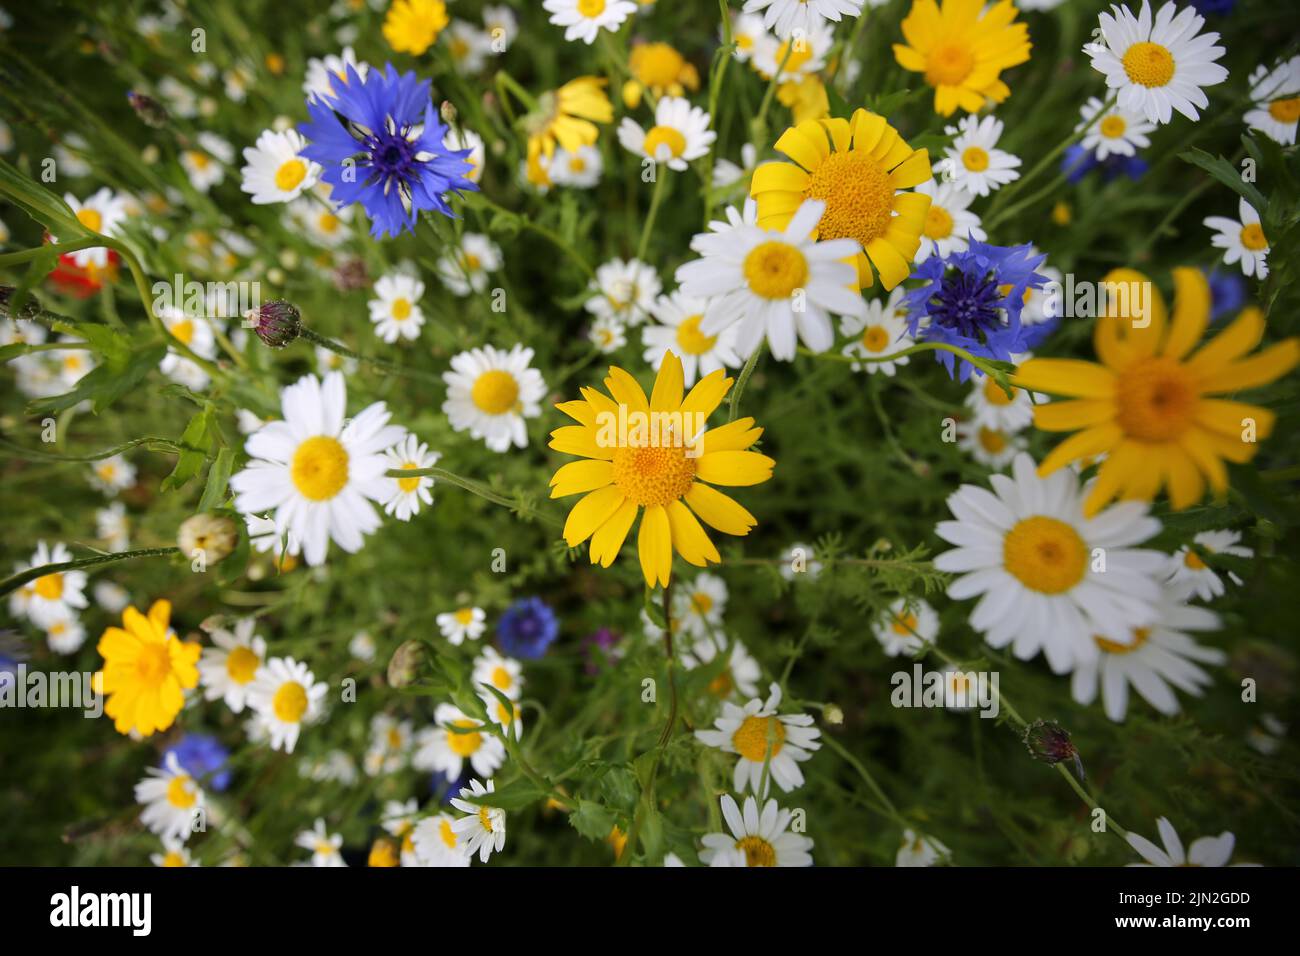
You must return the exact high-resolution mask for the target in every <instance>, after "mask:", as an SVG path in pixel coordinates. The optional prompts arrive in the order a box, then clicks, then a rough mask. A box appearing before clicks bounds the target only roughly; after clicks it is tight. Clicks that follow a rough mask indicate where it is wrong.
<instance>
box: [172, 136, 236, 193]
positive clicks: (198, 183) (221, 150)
mask: <svg viewBox="0 0 1300 956" xmlns="http://www.w3.org/2000/svg"><path fill="white" fill-rule="evenodd" d="M197 140H198V142H197V144H196V146H195V147H193V148H191V149H187V150H184V151H183V152H182V153H181V168H183V169H184V170H185V174H186V175H187V176H189V178H190V185H191V186H193V187H194V188H195V189H197V190H198V191H199V192H201V193H207V192H208V190H210V189H211V188H212V187H213V186H216V185H218V184H219V183H220V182H221V181H222V180H223V179H225V178H226V165H227V164H229V163H230V162H231V161H232V160H234V158H235V147H233V146H231V145H230V144H229V143H228V142H226V141H225V140H224V139H222V138H221V137H220V136H217V135H216V134H214V133H199V135H198V137H197Z"/></svg>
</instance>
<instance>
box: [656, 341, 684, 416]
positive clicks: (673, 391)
mask: <svg viewBox="0 0 1300 956" xmlns="http://www.w3.org/2000/svg"><path fill="white" fill-rule="evenodd" d="M682 382H683V378H682V360H681V359H679V358H678V357H677V355H676V353H674V352H671V351H669V352H665V353H664V360H663V362H662V363H661V364H660V365H659V374H658V375H656V376H655V386H654V390H653V391H652V392H651V393H650V410H651V411H653V412H675V411H677V409H678V408H679V407H680V406H681V404H682V387H683V386H682Z"/></svg>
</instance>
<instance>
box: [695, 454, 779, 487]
mask: <svg viewBox="0 0 1300 956" xmlns="http://www.w3.org/2000/svg"><path fill="white" fill-rule="evenodd" d="M775 465H776V462H775V461H773V460H772V459H771V458H768V457H767V455H760V454H759V453H758V452H756V451H709V452H705V453H704V454H703V455H701V456H700V458H699V466H698V467H699V470H698V471H697V472H696V477H697V478H699V479H700V480H701V481H707V482H709V483H710V484H714V485H736V486H744V485H757V484H759V483H760V482H764V481H767V480H768V479H769V478H771V477H772V468H773V466H775Z"/></svg>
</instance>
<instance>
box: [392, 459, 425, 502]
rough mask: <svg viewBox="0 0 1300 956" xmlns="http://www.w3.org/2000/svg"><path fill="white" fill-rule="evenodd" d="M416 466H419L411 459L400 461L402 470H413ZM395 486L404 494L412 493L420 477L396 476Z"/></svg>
mask: <svg viewBox="0 0 1300 956" xmlns="http://www.w3.org/2000/svg"><path fill="white" fill-rule="evenodd" d="M418 467H419V466H418V465H417V464H416V463H415V462H413V461H407V462H403V463H402V471H415V470H416V469H417V468H418ZM397 487H398V488H400V489H401V490H402V492H403V493H404V494H408V495H409V494H412V493H413V492H415V491H416V489H418V488H419V487H420V479H419V478H418V477H416V478H398V479H397Z"/></svg>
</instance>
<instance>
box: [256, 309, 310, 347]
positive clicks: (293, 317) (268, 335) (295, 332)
mask: <svg viewBox="0 0 1300 956" xmlns="http://www.w3.org/2000/svg"><path fill="white" fill-rule="evenodd" d="M245 318H246V319H247V320H248V324H249V325H250V326H251V327H252V329H253V332H254V333H255V334H256V335H257V337H258V338H259V339H261V340H262V342H263V344H265V345H268V346H270V347H271V348H273V349H282V348H284V347H285V346H286V345H288V344H289V343H290V342H292V341H293V340H294V339H296V338H297V337H298V336H299V335H300V334H301V333H302V316H301V315H300V314H299V312H298V310H297V308H295V307H294V306H293V304H292V303H289V302H286V301H285V300H284V299H276V300H274V301H272V302H267V303H265V304H264V305H263V306H262V307H261V308H260V309H253V310H250V311H249V312H248V313H247V314H246V315H245Z"/></svg>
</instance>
